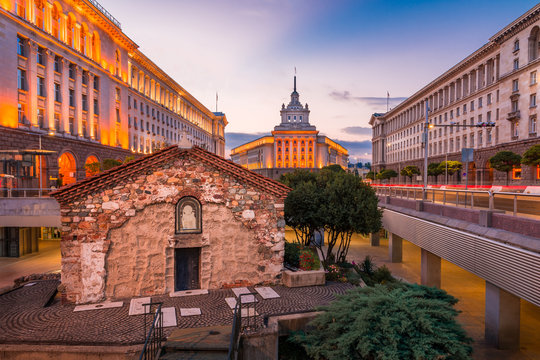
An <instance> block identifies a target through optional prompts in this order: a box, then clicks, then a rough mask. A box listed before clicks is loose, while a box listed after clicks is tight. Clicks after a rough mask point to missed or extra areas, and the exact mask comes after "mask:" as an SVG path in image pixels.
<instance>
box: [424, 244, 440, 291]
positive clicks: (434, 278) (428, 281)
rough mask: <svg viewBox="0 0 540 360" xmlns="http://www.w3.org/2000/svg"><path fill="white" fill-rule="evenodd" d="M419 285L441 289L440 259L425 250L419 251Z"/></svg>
mask: <svg viewBox="0 0 540 360" xmlns="http://www.w3.org/2000/svg"><path fill="white" fill-rule="evenodd" d="M420 258H421V261H420V263H421V266H420V267H421V271H420V278H421V284H422V285H425V286H431V287H437V288H440V287H441V258H440V257H439V256H437V255H435V254H433V253H431V252H429V251H427V250H425V249H421V255H420Z"/></svg>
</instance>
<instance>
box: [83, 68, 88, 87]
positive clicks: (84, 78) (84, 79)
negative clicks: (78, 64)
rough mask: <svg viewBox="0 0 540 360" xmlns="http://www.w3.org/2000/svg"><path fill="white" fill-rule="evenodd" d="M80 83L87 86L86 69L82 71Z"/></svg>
mask: <svg viewBox="0 0 540 360" xmlns="http://www.w3.org/2000/svg"><path fill="white" fill-rule="evenodd" d="M82 84H83V85H86V86H88V71H86V70H83V73H82Z"/></svg>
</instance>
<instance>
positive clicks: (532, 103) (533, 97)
mask: <svg viewBox="0 0 540 360" xmlns="http://www.w3.org/2000/svg"><path fill="white" fill-rule="evenodd" d="M529 107H536V94H531V96H530V101H529Z"/></svg>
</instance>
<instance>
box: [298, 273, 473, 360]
mask: <svg viewBox="0 0 540 360" xmlns="http://www.w3.org/2000/svg"><path fill="white" fill-rule="evenodd" d="M456 303H457V299H456V298H454V297H453V296H451V295H449V294H447V293H446V292H445V291H444V290H440V289H437V288H430V287H426V286H422V285H416V284H414V285H411V284H404V283H400V282H398V283H392V284H388V285H375V286H373V287H365V288H359V287H357V288H354V289H353V290H351V291H349V292H348V293H347V294H345V295H342V296H340V297H338V299H337V300H335V301H334V302H332V303H330V305H328V306H325V307H322V308H320V310H323V311H324V312H323V313H321V314H320V315H319V316H318V317H316V318H315V319H314V320H313V321H312V322H311V323H310V327H309V328H308V329H307V332H299V333H296V334H295V335H294V336H293V337H292V339H293V341H295V342H296V343H297V344H299V345H301V346H303V347H304V349H305V350H306V352H307V354H308V356H309V357H310V358H313V359H324V360H343V359H365V360H376V359H385V360H393V359H396V360H398V359H399V360H401V359H459V360H461V359H470V358H471V357H470V355H471V353H472V347H471V346H470V344H471V342H472V340H471V339H470V338H469V337H467V335H466V333H465V331H464V330H463V329H462V328H461V326H460V325H459V324H458V323H457V322H456V316H457V314H458V311H457V310H456V309H454V307H453V306H454V305H455V304H456Z"/></svg>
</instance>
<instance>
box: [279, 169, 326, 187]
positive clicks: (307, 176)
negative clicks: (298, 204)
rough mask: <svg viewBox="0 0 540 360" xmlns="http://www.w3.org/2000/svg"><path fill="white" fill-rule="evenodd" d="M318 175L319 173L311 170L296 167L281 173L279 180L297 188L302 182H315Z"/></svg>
mask: <svg viewBox="0 0 540 360" xmlns="http://www.w3.org/2000/svg"><path fill="white" fill-rule="evenodd" d="M316 177H317V175H316V174H315V173H313V172H311V171H309V170H304V169H296V170H294V171H293V172H290V173H287V174H283V175H281V176H280V177H279V181H280V182H281V183H283V184H285V185H287V186H288V187H290V188H293V189H295V188H296V187H297V186H298V185H299V184H301V183H304V182H308V181H311V182H315V179H316Z"/></svg>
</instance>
